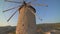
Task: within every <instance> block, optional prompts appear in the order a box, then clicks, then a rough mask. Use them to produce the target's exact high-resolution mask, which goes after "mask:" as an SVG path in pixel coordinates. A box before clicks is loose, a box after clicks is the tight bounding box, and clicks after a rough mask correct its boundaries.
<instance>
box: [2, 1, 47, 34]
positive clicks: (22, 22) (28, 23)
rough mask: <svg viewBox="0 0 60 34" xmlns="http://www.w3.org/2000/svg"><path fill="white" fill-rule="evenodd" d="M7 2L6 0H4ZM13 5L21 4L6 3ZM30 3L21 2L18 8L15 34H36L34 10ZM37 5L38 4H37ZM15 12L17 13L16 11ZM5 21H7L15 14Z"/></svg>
mask: <svg viewBox="0 0 60 34" xmlns="http://www.w3.org/2000/svg"><path fill="white" fill-rule="evenodd" d="M5 1H8V0H5ZM8 2H13V3H22V2H16V1H8ZM30 3H31V2H28V3H26V2H25V1H23V4H22V5H21V6H18V7H20V8H19V15H18V23H17V27H16V34H36V18H35V16H36V10H35V8H33V7H32V6H31V4H30ZM37 5H39V4H37ZM40 6H47V5H44V4H40ZM15 8H17V7H14V8H11V9H8V10H5V11H3V12H6V11H9V10H12V9H15ZM16 12H17V11H16ZM16 12H14V13H13V15H12V16H11V17H10V18H9V19H8V20H7V21H9V20H10V19H11V18H12V17H13V16H14V15H15V13H16Z"/></svg>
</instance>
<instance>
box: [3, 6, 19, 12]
mask: <svg viewBox="0 0 60 34" xmlns="http://www.w3.org/2000/svg"><path fill="white" fill-rule="evenodd" d="M18 7H19V6H17V7H14V8H10V9H7V10H4V11H3V12H7V11H9V10H12V9H15V8H18Z"/></svg>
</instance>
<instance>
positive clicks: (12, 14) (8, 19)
mask: <svg viewBox="0 0 60 34" xmlns="http://www.w3.org/2000/svg"><path fill="white" fill-rule="evenodd" d="M16 13H17V10H16V11H15V12H14V13H13V14H12V15H11V17H10V18H9V19H8V20H7V22H9V20H10V19H11V18H12V17H13V16H14V15H15V14H16Z"/></svg>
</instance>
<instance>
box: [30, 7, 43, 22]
mask: <svg viewBox="0 0 60 34" xmlns="http://www.w3.org/2000/svg"><path fill="white" fill-rule="evenodd" d="M29 9H30V8H29ZM31 12H32V13H33V14H34V15H35V16H37V17H38V18H39V20H41V21H42V19H41V18H40V17H39V16H38V15H37V14H36V13H34V12H33V11H32V10H31Z"/></svg>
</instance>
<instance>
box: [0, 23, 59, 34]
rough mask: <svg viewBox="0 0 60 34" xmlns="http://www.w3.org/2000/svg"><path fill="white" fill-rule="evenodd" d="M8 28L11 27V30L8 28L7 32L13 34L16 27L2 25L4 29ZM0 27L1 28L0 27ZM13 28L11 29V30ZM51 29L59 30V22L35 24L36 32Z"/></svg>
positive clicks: (38, 33) (42, 32)
mask: <svg viewBox="0 0 60 34" xmlns="http://www.w3.org/2000/svg"><path fill="white" fill-rule="evenodd" d="M8 28H11V30H9V31H8V32H9V33H12V34H15V30H16V27H15V26H13V27H6V28H5V27H4V29H5V30H7V29H8ZM0 29H1V30H2V28H1V27H0ZM12 29H13V30H12ZM51 29H56V30H59V31H60V23H55V24H54V23H52V24H37V34H44V32H45V30H47V31H48V30H51Z"/></svg>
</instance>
